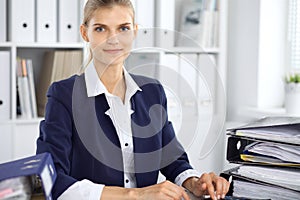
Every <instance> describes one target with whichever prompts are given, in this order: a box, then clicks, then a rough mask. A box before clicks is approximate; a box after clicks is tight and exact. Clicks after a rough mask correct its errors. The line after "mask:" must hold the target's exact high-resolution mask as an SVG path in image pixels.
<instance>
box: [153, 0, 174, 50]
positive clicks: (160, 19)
mask: <svg viewBox="0 0 300 200" xmlns="http://www.w3.org/2000/svg"><path fill="white" fill-rule="evenodd" d="M155 10H156V16H157V17H156V20H157V21H156V26H157V28H156V30H155V32H156V33H155V42H156V46H157V47H160V48H163V49H169V48H172V47H174V43H175V12H174V11H175V1H174V0H163V1H156V9H155ZM167 10H169V12H166V11H167Z"/></svg>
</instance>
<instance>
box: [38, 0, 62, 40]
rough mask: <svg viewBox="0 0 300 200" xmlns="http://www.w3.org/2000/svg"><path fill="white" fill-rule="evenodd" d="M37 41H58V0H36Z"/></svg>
mask: <svg viewBox="0 0 300 200" xmlns="http://www.w3.org/2000/svg"><path fill="white" fill-rule="evenodd" d="M36 41H37V42H57V1H56V0H36Z"/></svg>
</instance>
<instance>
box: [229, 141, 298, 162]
mask: <svg viewBox="0 0 300 200" xmlns="http://www.w3.org/2000/svg"><path fill="white" fill-rule="evenodd" d="M255 145H259V146H258V148H257V149H256V150H255V149H254V148H255ZM226 155H227V160H228V161H229V162H231V163H238V164H245V163H248V164H256V165H257V164H260V165H274V166H285V167H297V168H300V162H299V159H300V147H299V146H298V145H294V144H285V143H280V142H274V141H272V142H271V141H266V140H259V139H254V138H247V137H236V136H230V137H228V139H227V154H226Z"/></svg>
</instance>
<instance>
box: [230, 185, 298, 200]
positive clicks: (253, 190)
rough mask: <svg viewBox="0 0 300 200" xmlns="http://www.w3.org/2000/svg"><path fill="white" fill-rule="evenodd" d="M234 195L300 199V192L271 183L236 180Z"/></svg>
mask: <svg viewBox="0 0 300 200" xmlns="http://www.w3.org/2000/svg"><path fill="white" fill-rule="evenodd" d="M232 195H233V196H237V197H244V198H249V199H272V200H291V199H299V196H300V193H299V192H296V191H293V190H289V189H285V188H281V187H276V186H273V185H269V184H259V183H255V182H250V181H244V180H234V181H233V193H232ZM242 199H243V198H242Z"/></svg>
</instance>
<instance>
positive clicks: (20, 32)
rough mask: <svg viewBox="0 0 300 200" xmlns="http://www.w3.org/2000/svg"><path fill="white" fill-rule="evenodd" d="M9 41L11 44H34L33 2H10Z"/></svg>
mask: <svg viewBox="0 0 300 200" xmlns="http://www.w3.org/2000/svg"><path fill="white" fill-rule="evenodd" d="M8 2H9V13H10V16H9V21H10V22H9V25H10V27H9V40H10V41H13V42H23V43H24V42H34V39H35V31H34V30H35V0H26V1H24V0H10V1H8Z"/></svg>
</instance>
